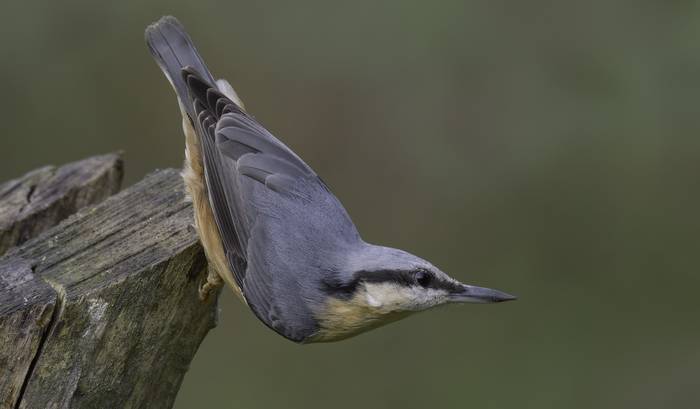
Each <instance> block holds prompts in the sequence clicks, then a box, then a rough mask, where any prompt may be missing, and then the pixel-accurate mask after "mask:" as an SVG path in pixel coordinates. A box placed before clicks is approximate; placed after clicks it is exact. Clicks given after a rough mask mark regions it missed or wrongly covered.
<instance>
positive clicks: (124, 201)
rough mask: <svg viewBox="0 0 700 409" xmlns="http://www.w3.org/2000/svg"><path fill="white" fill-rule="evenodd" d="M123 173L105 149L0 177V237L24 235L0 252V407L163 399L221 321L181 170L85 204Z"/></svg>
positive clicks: (1, 240)
mask: <svg viewBox="0 0 700 409" xmlns="http://www.w3.org/2000/svg"><path fill="white" fill-rule="evenodd" d="M120 179H121V162H120V161H119V159H118V158H117V157H116V156H114V155H108V156H103V157H96V158H90V159H88V160H85V161H81V162H77V163H75V164H71V165H67V166H64V167H61V168H58V169H53V168H51V169H50V170H46V168H42V169H40V170H37V171H35V172H32V173H30V174H28V175H27V176H25V177H23V178H21V179H18V180H16V181H12V182H9V183H7V184H4V185H0V244H2V245H4V246H5V247H9V246H11V245H13V241H14V242H15V243H19V242H22V241H24V240H27V241H26V242H25V243H24V244H21V245H20V246H19V247H14V248H11V249H9V250H7V252H6V254H5V255H4V256H3V257H2V258H0V408H2V409H17V408H170V407H172V404H173V402H174V400H175V396H176V394H177V391H178V389H179V387H180V383H181V382H182V378H183V376H184V374H185V372H186V371H187V368H188V366H189V364H190V361H191V360H192V357H193V356H194V353H195V352H196V350H197V348H198V346H199V344H200V343H201V341H202V340H203V339H204V336H205V335H206V334H207V332H208V331H209V330H210V329H211V328H213V327H214V326H215V325H216V311H217V310H216V308H217V306H216V305H217V300H216V297H211V299H210V300H208V301H207V302H202V301H200V300H199V298H198V293H197V290H198V287H199V285H200V284H201V281H202V280H203V279H204V277H205V270H206V265H207V263H206V259H205V257H204V254H203V252H202V249H201V247H200V245H199V244H198V239H197V236H196V233H195V231H194V229H193V228H192V226H191V223H192V208H191V206H190V204H189V203H187V202H185V197H184V188H183V185H182V182H181V178H180V175H179V173H178V171H176V170H163V171H159V172H156V173H154V174H151V175H150V176H148V177H146V178H145V179H144V180H142V181H141V182H139V183H137V184H136V185H134V186H132V187H130V188H128V189H126V190H125V191H123V192H121V193H119V194H117V195H114V196H111V197H109V198H107V199H106V200H104V201H103V202H101V203H99V204H97V205H95V206H92V207H90V206H88V207H84V206H86V205H90V204H92V203H95V202H100V201H101V200H102V199H104V198H106V197H107V196H108V195H109V194H110V193H113V192H114V191H116V190H117V186H118V185H119V181H120ZM27 186H28V187H27ZM32 186H34V187H33V188H32ZM81 207H82V209H81V210H78V211H77V213H75V214H73V215H70V216H68V214H69V213H73V212H75V211H76V210H77V209H79V208H81ZM8 209H9V210H8ZM7 215H10V216H9V217H8V216H7ZM66 216H68V217H67V218H66V219H65V220H63V221H61V222H60V223H58V221H59V220H61V219H63V218H65V217H66ZM56 223H58V224H57V225H55V226H54V227H50V226H51V225H54V224H56ZM42 230H43V232H41V231H42ZM34 235H36V237H35V238H30V237H32V236H34ZM1 250H2V248H0V251H1Z"/></svg>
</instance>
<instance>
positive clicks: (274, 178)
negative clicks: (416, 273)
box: [183, 69, 359, 340]
mask: <svg viewBox="0 0 700 409" xmlns="http://www.w3.org/2000/svg"><path fill="white" fill-rule="evenodd" d="M183 77H184V80H185V83H186V84H187V87H188V89H189V95H190V97H191V99H192V101H193V107H194V112H195V114H196V118H193V122H194V125H195V129H196V130H197V132H198V133H199V135H200V140H201V144H202V150H203V156H204V165H205V174H206V183H207V189H208V194H209V200H210V202H211V205H212V209H213V211H214V216H215V219H216V224H217V226H218V228H219V232H220V235H221V239H222V243H223V246H224V250H225V251H226V255H227V258H228V261H229V265H230V267H231V270H232V271H233V273H234V278H235V280H236V282H237V284H238V285H239V287H240V288H241V289H242V291H243V295H244V297H245V298H246V300H247V301H248V304H249V306H250V307H251V309H253V311H254V312H255V313H256V315H257V316H258V317H259V318H260V319H261V320H262V321H263V322H264V323H265V324H267V325H268V326H270V327H271V328H273V329H275V330H276V331H278V332H280V333H281V334H282V335H284V336H287V337H288V338H292V339H295V338H298V336H297V332H299V329H295V328H289V325H288V322H289V321H296V322H299V320H300V318H302V316H304V315H305V312H304V311H290V310H289V308H288V307H289V305H296V306H299V305H302V304H304V302H303V300H288V301H289V302H288V303H285V304H282V301H284V300H283V298H284V297H289V296H291V295H293V294H295V293H298V291H296V290H295V288H294V286H299V285H301V284H300V281H301V280H300V279H301V278H302V275H303V274H308V273H307V272H306V271H297V270H300V269H302V268H303V267H304V266H303V263H304V257H312V258H313V257H314V255H313V254H311V255H310V254H309V253H313V252H315V251H320V249H321V248H322V247H324V246H330V245H332V244H331V243H328V242H327V241H326V242H320V241H319V242H318V244H313V243H316V242H315V240H319V238H320V237H323V233H324V230H327V229H331V230H332V232H331V233H332V234H331V236H332V237H333V239H337V240H356V239H359V235H358V234H357V231H356V230H355V227H354V224H353V223H352V221H350V218H349V217H348V215H347V213H346V212H345V210H344V209H343V207H342V205H340V203H339V202H338V200H337V199H336V198H335V196H333V194H332V193H331V192H330V191H329V189H328V188H327V186H326V185H325V184H324V183H323V181H322V180H321V179H320V178H319V177H318V176H317V175H316V174H315V173H314V171H313V170H312V169H311V168H310V167H309V166H308V165H307V164H306V163H304V161H303V160H302V159H301V158H299V157H298V156H297V155H296V154H295V153H294V152H292V150H291V149H289V148H288V147H286V146H285V145H284V144H283V143H282V142H280V141H279V140H278V139H277V138H275V137H274V136H273V135H272V134H270V132H268V131H267V130H266V129H265V128H263V127H262V126H261V125H260V124H259V123H258V122H257V121H256V120H255V119H253V118H252V117H251V116H249V115H248V114H247V113H246V112H245V111H243V110H242V109H241V108H240V107H238V106H237V105H236V104H235V103H233V102H232V101H231V100H230V99H229V98H227V97H226V96H225V95H223V94H222V93H221V92H220V91H219V90H217V88H216V87H215V86H213V85H212V84H209V83H207V82H206V81H205V80H203V79H202V78H201V77H200V76H199V75H198V73H197V72H196V71H194V70H188V69H185V70H183ZM281 226H282V227H281ZM290 246H291V247H294V246H297V247H296V248H298V249H299V250H298V251H294V250H290ZM295 263H296V264H295ZM294 265H297V266H298V267H293V266H294ZM302 284H303V283H302ZM282 305H285V309H284V310H281V306H282ZM289 314H293V315H295V319H294V320H287V319H285V316H289ZM306 315H309V314H306ZM304 318H305V319H307V320H308V317H304ZM308 325H311V323H308ZM295 340H298V339H295Z"/></svg>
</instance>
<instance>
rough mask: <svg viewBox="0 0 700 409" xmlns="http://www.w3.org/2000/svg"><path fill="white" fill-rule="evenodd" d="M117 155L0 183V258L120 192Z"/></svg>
mask: <svg viewBox="0 0 700 409" xmlns="http://www.w3.org/2000/svg"><path fill="white" fill-rule="evenodd" d="M122 174H123V171H122V161H121V158H120V157H119V155H117V154H109V155H102V156H94V157H91V158H88V159H85V160H81V161H78V162H73V163H69V164H67V165H64V166H61V167H59V168H56V167H54V166H45V167H43V168H40V169H37V170H35V171H33V172H30V173H28V174H26V175H24V176H22V177H21V178H18V179H15V180H11V181H9V182H6V183H3V184H0V255H2V254H3V253H5V251H7V249H9V248H10V247H13V246H16V245H18V244H21V243H23V242H25V241H27V240H28V239H30V238H32V237H35V236H36V235H37V234H39V233H41V232H42V231H44V230H46V229H47V228H49V227H52V226H54V225H55V224H56V223H58V222H60V221H61V220H63V219H65V218H66V217H68V216H70V215H71V214H73V213H75V212H76V210H78V209H80V208H83V207H85V206H88V205H91V204H95V203H99V202H101V201H102V200H104V199H106V198H107V197H109V196H111V195H113V194H114V193H116V192H117V191H118V190H119V186H120V184H121V180H122Z"/></svg>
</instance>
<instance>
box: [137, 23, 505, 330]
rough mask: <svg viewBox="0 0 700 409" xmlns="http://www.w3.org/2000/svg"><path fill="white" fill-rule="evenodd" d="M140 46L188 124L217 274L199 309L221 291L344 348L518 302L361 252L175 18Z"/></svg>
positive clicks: (381, 252) (297, 162)
mask: <svg viewBox="0 0 700 409" xmlns="http://www.w3.org/2000/svg"><path fill="white" fill-rule="evenodd" d="M145 37H146V43H147V45H148V48H149V50H150V53H151V54H152V56H153V58H154V59H155V61H156V62H157V64H158V66H159V67H160V69H161V70H162V71H163V73H164V74H165V76H166V78H167V79H168V81H169V82H170V84H171V86H172V88H173V89H174V90H175V93H176V95H177V102H178V105H179V108H180V113H181V114H182V127H183V131H184V134H185V163H184V166H183V172H182V175H183V180H184V184H185V187H186V193H187V196H188V197H189V199H190V200H191V201H192V206H193V208H194V227H195V229H196V231H197V233H198V236H199V238H200V242H201V244H202V247H203V249H204V253H205V255H206V258H207V260H208V262H209V267H210V268H209V272H208V275H207V277H206V279H205V280H203V283H202V284H201V286H200V288H199V293H200V296H201V298H202V299H207V298H208V297H209V294H211V293H213V292H214V291H217V290H218V289H219V288H220V287H221V286H222V285H223V283H226V284H227V285H228V286H230V287H231V288H232V289H233V291H234V292H235V293H236V294H237V295H238V296H239V298H240V299H241V300H242V301H243V302H244V303H245V304H246V305H247V306H248V307H249V308H250V310H251V311H252V312H253V314H254V315H255V316H256V317H257V318H258V319H259V320H260V321H261V322H262V323H263V324H265V325H266V326H267V327H269V328H271V329H272V330H274V331H275V332H277V333H278V334H279V335H281V336H283V337H284V338H287V339H289V340H291V341H294V342H296V343H300V344H308V343H318V342H332V341H340V340H344V339H347V338H350V337H353V336H355V335H358V334H361V333H363V332H366V331H368V330H371V329H374V328H377V327H379V326H382V325H385V324H387V323H390V322H393V321H396V320H399V319H402V318H404V317H407V316H409V315H412V314H414V313H417V312H419V311H424V310H428V309H431V308H433V307H436V306H439V305H444V304H451V303H497V302H502V301H509V300H514V299H516V297H515V296H513V295H510V294H507V293H505V292H502V291H499V290H494V289H489V288H484V287H477V286H473V285H468V284H463V283H461V282H459V281H458V280H456V279H454V278H452V277H450V276H449V275H447V274H446V273H444V272H442V271H441V270H440V269H438V268H437V267H435V266H434V265H432V264H431V263H430V262H428V261H426V260H424V259H422V258H420V257H417V256H415V255H413V254H410V253H408V252H406V251H403V250H400V249H395V248H391V247H385V246H381V245H375V244H370V243H367V242H365V241H364V240H363V239H362V238H361V236H360V234H359V232H358V230H357V228H356V227H355V225H354V223H353V222H352V220H351V219H350V216H349V215H348V213H347V211H346V210H345V208H344V207H343V205H342V204H341V203H340V201H339V200H338V198H337V197H336V196H335V195H334V194H333V193H332V191H331V189H330V188H329V186H328V185H327V184H326V183H325V182H324V181H323V180H322V179H321V177H320V176H318V175H317V174H316V173H315V172H314V171H313V170H312V169H311V167H310V166H309V165H308V164H307V163H306V162H304V160H302V159H301V157H299V155H297V154H296V153H294V152H293V151H292V150H291V149H290V148H289V147H287V145H285V144H284V143H283V142H282V141H280V140H279V139H278V138H276V137H275V136H273V135H272V134H271V133H270V132H269V131H268V130H267V129H265V128H264V127H263V126H262V125H261V124H260V123H259V122H258V121H257V120H256V119H255V118H254V117H253V116H252V115H251V114H250V113H248V112H247V110H246V108H245V106H244V104H243V102H242V101H241V100H240V98H239V97H238V95H237V94H236V92H235V90H234V89H233V87H232V86H231V85H230V83H229V82H228V81H226V80H224V79H216V78H215V77H214V76H213V75H212V73H211V72H210V71H209V69H208V68H207V66H206V65H205V63H204V61H203V59H202V57H201V56H200V54H199V52H198V51H197V49H196V48H195V46H194V44H193V42H192V40H191V38H190V36H189V35H188V34H187V32H186V31H185V28H184V27H183V25H182V24H181V23H180V22H179V21H178V20H177V19H176V18H175V17H172V16H164V17H162V18H161V19H159V20H158V21H156V22H154V23H153V24H151V25H149V26H148V27H147V28H146V33H145ZM222 44H224V45H225V43H224V42H222Z"/></svg>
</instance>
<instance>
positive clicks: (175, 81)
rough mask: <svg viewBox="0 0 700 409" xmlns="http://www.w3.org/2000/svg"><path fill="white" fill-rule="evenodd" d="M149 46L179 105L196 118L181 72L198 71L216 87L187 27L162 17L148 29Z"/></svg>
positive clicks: (173, 19) (172, 18)
mask: <svg viewBox="0 0 700 409" xmlns="http://www.w3.org/2000/svg"><path fill="white" fill-rule="evenodd" d="M146 43H147V44H148V48H149V49H150V50H151V54H152V55H153V58H154V59H155V60H156V62H157V63H158V66H159V67H160V69H161V70H163V73H164V74H165V76H166V77H167V78H168V81H170V84H171V85H172V86H173V88H174V89H175V92H176V93H177V97H178V99H179V101H180V106H181V107H182V108H183V109H184V110H185V112H187V113H188V114H189V115H190V117H191V118H193V117H194V109H193V107H192V103H191V102H190V97H189V95H188V90H187V84H185V80H184V79H183V77H182V69H183V68H185V67H188V68H189V69H191V70H194V71H196V72H197V73H198V74H199V76H200V77H201V78H202V79H204V80H205V81H208V82H209V83H210V84H211V85H212V86H216V81H215V80H214V77H213V76H212V75H211V73H210V72H209V69H208V68H207V66H206V64H204V61H203V60H202V57H200V56H199V53H198V52H197V49H196V48H195V47H194V44H193V43H192V40H191V39H190V36H189V35H187V32H186V31H185V28H184V27H183V26H182V24H180V22H179V21H178V20H177V19H176V18H175V17H172V16H165V17H162V18H161V19H160V20H158V21H157V22H155V23H153V24H151V25H150V26H148V28H146Z"/></svg>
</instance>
